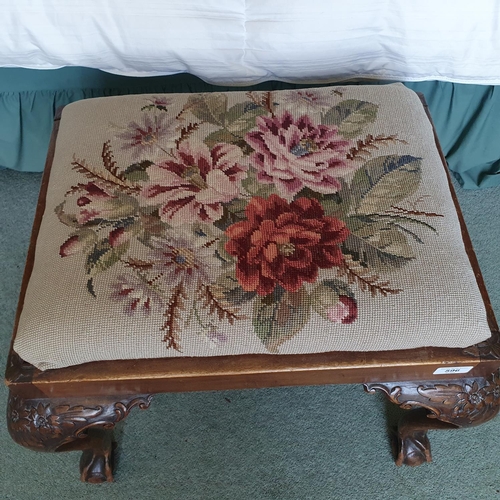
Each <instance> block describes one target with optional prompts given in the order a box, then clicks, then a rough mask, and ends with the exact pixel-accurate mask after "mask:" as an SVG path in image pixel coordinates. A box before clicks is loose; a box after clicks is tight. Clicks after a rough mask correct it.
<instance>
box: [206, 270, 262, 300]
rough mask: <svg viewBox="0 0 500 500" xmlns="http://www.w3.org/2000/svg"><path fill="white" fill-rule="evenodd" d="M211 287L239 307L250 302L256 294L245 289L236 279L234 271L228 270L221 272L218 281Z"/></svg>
mask: <svg viewBox="0 0 500 500" xmlns="http://www.w3.org/2000/svg"><path fill="white" fill-rule="evenodd" d="M211 288H212V289H213V290H215V291H216V292H217V295H221V296H222V297H223V298H224V299H225V300H226V301H227V302H228V303H229V304H231V305H233V306H238V307H239V306H242V305H243V304H245V303H246V302H249V301H250V300H252V299H253V298H254V297H255V296H256V293H255V292H247V291H245V290H243V288H242V287H241V285H240V284H239V282H238V280H237V279H236V275H235V273H234V271H228V272H227V273H224V274H221V275H220V276H219V277H218V278H217V281H216V282H215V283H214V284H213V285H211Z"/></svg>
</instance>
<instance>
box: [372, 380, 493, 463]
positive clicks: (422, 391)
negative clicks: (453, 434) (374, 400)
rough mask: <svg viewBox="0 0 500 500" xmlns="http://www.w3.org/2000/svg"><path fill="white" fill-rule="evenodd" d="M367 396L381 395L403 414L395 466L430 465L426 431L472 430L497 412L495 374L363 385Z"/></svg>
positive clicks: (399, 426) (399, 427)
mask: <svg viewBox="0 0 500 500" xmlns="http://www.w3.org/2000/svg"><path fill="white" fill-rule="evenodd" d="M365 390H366V391H367V392H370V393H374V392H375V391H382V392H383V393H384V394H385V395H386V396H387V397H388V398H389V400H390V401H392V402H393V403H395V404H397V405H399V406H400V407H401V408H403V409H405V410H411V411H410V412H409V413H407V414H406V415H404V416H403V417H402V418H401V420H400V421H399V424H398V448H399V450H398V456H397V459H396V464H397V465H403V464H404V465H420V464H422V463H424V462H430V461H431V450H430V443H429V439H428V437H427V431H428V430H431V429H453V428H455V429H456V428H460V427H471V426H475V425H479V424H482V423H484V422H487V421H488V420H491V419H492V418H493V417H494V416H495V415H496V414H497V413H498V410H499V409H500V379H499V374H498V372H495V373H494V374H492V375H491V376H490V377H488V378H464V379H461V380H459V381H454V382H446V381H435V382H389V383H382V384H381V383H378V384H365Z"/></svg>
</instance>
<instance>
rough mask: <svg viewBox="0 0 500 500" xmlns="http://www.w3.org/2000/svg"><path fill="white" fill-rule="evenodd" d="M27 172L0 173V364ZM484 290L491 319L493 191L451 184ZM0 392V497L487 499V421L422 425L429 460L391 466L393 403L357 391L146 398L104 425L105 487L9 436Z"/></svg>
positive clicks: (26, 207) (496, 300) (490, 453)
mask: <svg viewBox="0 0 500 500" xmlns="http://www.w3.org/2000/svg"><path fill="white" fill-rule="evenodd" d="M40 180H41V175H40V174H27V173H20V172H15V171H10V170H0V304H1V307H0V353H1V357H2V361H1V365H2V371H3V370H4V367H5V360H6V356H7V351H8V347H9V343H10V338H11V331H12V327H13V323H14V315H15V309H16V304H17V296H18V293H19V288H20V284H21V279H22V272H23V267H24V259H25V257H26V250H27V247H28V242H29V235H30V231H31V224H32V219H33V216H34V211H35V206H36V200H37V194H38V188H39V184H40ZM457 190H458V197H459V201H460V204H461V206H462V209H463V212H464V216H465V219H466V222H467V224H468V227H469V231H470V233H471V238H472V241H473V244H474V247H475V249H476V253H477V256H478V260H479V264H480V266H481V269H482V271H483V274H484V279H485V282H486V287H487V289H488V291H489V293H490V298H491V301H492V305H493V308H494V310H495V311H496V314H497V317H500V266H499V265H498V262H499V257H498V252H499V250H498V248H499V243H500V203H499V198H500V188H492V189H488V190H478V191H464V190H462V189H460V188H458V187H457ZM6 402H7V390H6V388H5V387H4V386H3V385H2V386H1V388H0V406H1V407H2V411H1V412H0V450H1V452H0V499H5V500H18V499H23V500H35V499H45V498H71V499H73V500H78V499H85V500H92V499H106V500H113V499H120V500H126V499H142V498H148V499H152V500H154V499H164V500H170V499H176V500H272V499H273V500H274V499H276V500H306V499H307V500H309V499H310V500H336V499H356V500H364V499H367V500H368V499H370V500H378V499H380V500H392V499H419V500H425V499H429V500H430V499H436V498H439V499H440V500H448V499H449V500H452V499H453V500H456V499H462V498H464V499H465V498H469V497H473V498H476V499H485V500H486V499H487V500H490V499H493V498H499V499H500V469H499V467H498V459H499V457H500V452H499V451H498V450H500V418H497V419H495V420H493V421H491V422H488V423H487V424H484V425H482V426H479V427H476V428H471V429H464V430H459V431H440V432H434V431H431V432H430V433H429V436H430V439H431V442H432V450H433V458H434V462H433V463H431V464H425V465H423V466H421V467H417V468H410V467H401V468H397V467H396V466H395V465H394V462H393V457H392V452H391V446H390V441H389V438H388V430H389V428H390V427H391V426H392V425H394V424H395V422H396V421H397V419H398V415H399V413H400V411H401V410H399V409H398V408H397V407H395V406H393V405H390V404H389V403H387V402H386V401H385V399H384V398H383V397H382V396H381V395H375V396H374V395H368V394H365V393H364V391H363V389H362V387H361V386H359V385H356V386H349V385H338V386H318V387H294V388H273V389H260V390H245V391H220V392H204V393H201V392H199V393H186V394H163V395H157V396H155V398H154V399H153V403H152V405H151V407H150V409H149V410H146V411H141V410H133V411H132V412H131V414H130V416H129V417H128V418H127V419H126V420H125V421H123V422H122V423H121V424H120V425H119V426H118V427H117V429H116V432H115V436H116V438H117V441H118V446H119V448H118V453H117V460H116V462H117V463H116V470H115V481H116V482H115V483H107V484H103V485H90V484H83V483H80V481H79V479H78V460H79V452H70V453H61V454H43V453H36V452H33V451H29V450H26V449H24V448H22V447H20V446H19V445H17V444H15V443H14V442H13V441H12V440H11V438H10V436H9V435H8V432H7V430H6V424H5V406H6Z"/></svg>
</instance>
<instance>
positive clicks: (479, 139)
mask: <svg viewBox="0 0 500 500" xmlns="http://www.w3.org/2000/svg"><path fill="white" fill-rule="evenodd" d="M369 83H373V81H370V82H369ZM405 85H406V86H408V87H409V88H411V89H412V90H415V91H417V92H422V93H423V94H424V95H425V98H426V100H427V102H428V104H429V108H430V110H431V113H432V117H433V119H434V122H435V126H436V129H437V132H438V135H439V138H440V141H441V145H442V147H443V151H444V153H445V156H446V159H447V161H448V165H449V167H450V170H451V171H452V172H453V173H454V174H455V175H456V177H457V178H458V179H459V181H460V182H461V183H462V185H463V186H464V187H465V188H468V189H473V188H478V187H481V188H483V187H492V186H497V185H500V120H499V117H500V88H499V87H497V86H491V85H466V84H458V83H449V82H439V81H429V82H412V83H405ZM312 86H314V85H296V84H288V83H284V82H276V81H270V82H265V83H261V84H259V85H256V86H253V87H248V88H249V89H253V90H278V89H287V88H300V87H312ZM236 89H241V87H240V88H236V87H228V86H215V85H210V84H208V83H206V82H204V81H203V80H201V79H199V78H197V77H195V76H192V75H188V74H178V75H172V76H166V77H148V78H133V77H122V76H117V75H112V74H108V73H104V72H102V71H98V70H93V69H88V68H79V67H72V68H69V67H68V68H61V69H57V70H38V71H37V70H27V69H20V68H0V166H1V167H4V168H11V169H16V170H21V171H31V172H36V171H41V170H43V166H44V162H45V155H46V151H47V147H48V141H49V137H50V132H51V129H52V120H53V116H54V112H55V110H56V109H57V108H58V107H60V106H62V105H65V104H68V103H70V102H74V101H77V100H80V99H88V98H91V97H102V96H110V95H123V94H140V93H156V92H158V93H160V92H207V91H227V90H236Z"/></svg>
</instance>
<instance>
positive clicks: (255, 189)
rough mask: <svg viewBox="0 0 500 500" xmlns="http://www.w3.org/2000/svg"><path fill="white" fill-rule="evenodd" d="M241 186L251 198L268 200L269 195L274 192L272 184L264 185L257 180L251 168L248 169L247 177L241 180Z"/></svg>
mask: <svg viewBox="0 0 500 500" xmlns="http://www.w3.org/2000/svg"><path fill="white" fill-rule="evenodd" d="M241 185H242V186H243V188H244V189H245V190H246V191H247V193H249V194H251V195H252V196H260V197H262V198H269V196H271V194H273V193H275V192H276V191H275V188H274V185H273V184H264V183H262V182H259V181H258V180H257V171H256V170H255V169H254V168H253V167H250V168H249V169H248V173H247V176H246V178H245V179H243V181H242V182H241Z"/></svg>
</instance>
